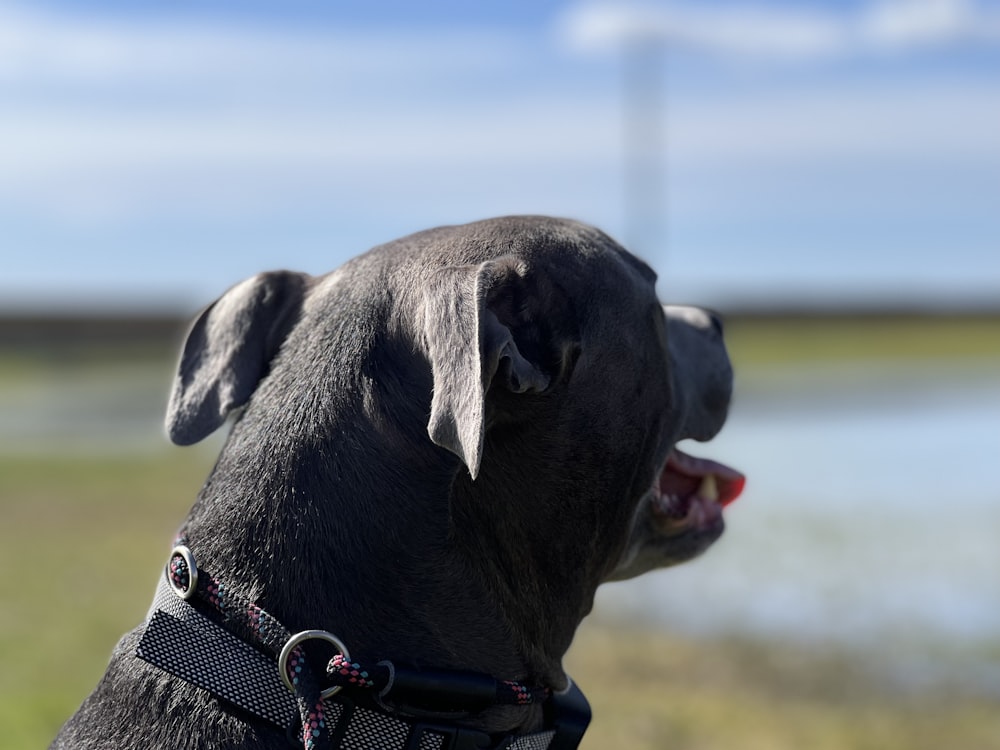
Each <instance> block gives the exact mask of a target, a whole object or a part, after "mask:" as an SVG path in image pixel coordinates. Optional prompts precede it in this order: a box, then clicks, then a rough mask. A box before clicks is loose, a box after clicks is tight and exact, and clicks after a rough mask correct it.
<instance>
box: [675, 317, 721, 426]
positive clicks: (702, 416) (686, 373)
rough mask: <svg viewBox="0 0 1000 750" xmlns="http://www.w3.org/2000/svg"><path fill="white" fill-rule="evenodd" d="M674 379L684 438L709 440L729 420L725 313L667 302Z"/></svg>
mask: <svg viewBox="0 0 1000 750" xmlns="http://www.w3.org/2000/svg"><path fill="white" fill-rule="evenodd" d="M664 311H665V313H666V316H667V323H668V329H669V333H668V337H669V347H670V355H671V363H672V367H673V375H672V377H673V382H674V386H675V394H676V398H677V407H678V411H679V413H681V414H683V418H682V420H683V429H682V431H681V434H682V435H683V436H684V437H690V438H694V439H695V440H708V439H710V438H711V437H713V436H714V435H715V434H716V433H717V432H718V431H719V430H720V429H722V425H723V423H724V422H725V421H726V415H727V413H728V411H729V403H730V400H731V398H732V390H733V371H732V366H731V364H730V361H729V354H728V352H727V351H726V345H725V343H724V341H723V321H722V316H721V315H720V314H719V313H718V312H716V311H714V310H707V309H704V308H701V307H693V306H686V305H666V306H665V307H664Z"/></svg>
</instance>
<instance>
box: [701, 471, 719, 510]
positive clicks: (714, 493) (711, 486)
mask: <svg viewBox="0 0 1000 750" xmlns="http://www.w3.org/2000/svg"><path fill="white" fill-rule="evenodd" d="M697 494H698V497H700V498H703V499H705V500H710V501H711V502H713V503H717V502H719V487H718V485H716V483H715V475H714V474H706V475H705V477H704V478H703V479H702V480H701V484H700V485H698V492H697Z"/></svg>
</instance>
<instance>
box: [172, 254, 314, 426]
mask: <svg viewBox="0 0 1000 750" xmlns="http://www.w3.org/2000/svg"><path fill="white" fill-rule="evenodd" d="M308 278H309V277H308V276H307V275H306V274H301V273H293V272H291V271H274V272H270V273H262V274H258V275H257V276H254V277H252V278H250V279H247V280H246V281H244V282H242V283H240V284H237V285H236V286H234V287H233V288H232V289H230V290H229V291H228V292H226V293H225V294H224V295H222V296H221V297H220V298H219V299H217V300H216V301H215V302H214V303H213V304H212V305H210V306H209V307H208V308H207V309H206V310H205V311H204V312H203V313H202V314H201V315H200V316H199V317H198V319H197V320H196V321H195V323H194V325H193V326H192V327H191V331H190V332H189V333H188V336H187V340H186V341H185V343H184V350H183V353H182V354H181V361H180V364H179V366H178V369H177V376H176V377H175V378H174V384H173V390H172V391H171V394H170V403H169V404H168V405H167V434H168V435H169V436H170V439H171V440H172V441H173V442H175V443H177V444H178V445H191V444H192V443H196V442H198V441H199V440H201V439H202V438H204V437H207V436H208V435H209V434H211V433H212V432H214V431H215V430H216V429H218V428H219V427H220V426H221V425H222V423H223V422H224V421H225V419H226V416H227V415H228V414H229V412H231V411H232V410H233V409H235V408H237V407H239V406H242V405H243V404H245V403H246V402H247V401H248V400H249V398H250V395H251V394H252V393H253V392H254V390H255V389H256V388H257V383H258V382H260V379H261V378H262V377H263V376H264V375H265V374H266V372H267V370H268V366H269V364H270V362H271V359H272V358H273V357H274V355H275V353H276V352H277V351H278V347H279V346H281V342H282V341H283V340H284V338H285V336H286V335H287V333H288V331H289V329H290V328H291V326H292V324H293V323H294V321H295V319H296V317H297V315H298V312H299V310H300V309H301V306H302V299H303V294H304V290H305V288H306V282H307V279H308Z"/></svg>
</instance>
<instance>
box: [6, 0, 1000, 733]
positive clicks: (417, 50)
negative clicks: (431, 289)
mask: <svg viewBox="0 0 1000 750" xmlns="http://www.w3.org/2000/svg"><path fill="white" fill-rule="evenodd" d="M998 195H1000V7H998V6H997V5H996V4H995V3H992V2H987V1H986V0H980V1H979V2H976V1H974V0H898V1H897V2H869V1H867V0H808V1H807V2H791V0H759V2H756V1H755V2H738V1H737V0H701V1H700V2H697V3H696V2H694V0H684V1H683V2H647V3H641V4H637V3H628V4H626V3H615V2H595V3H590V2H574V1H568V2H560V1H553V2H528V1H527V0H508V2H505V3H496V4H478V3H469V2H451V1H450V0H426V1H425V2H420V3H408V2H403V1H402V0H395V1H394V0H372V1H370V2H365V3H361V2H342V3H326V2H321V0H285V1H284V2H282V3H280V4H279V3H269V2H264V1H263V0H201V2H198V3H184V2H180V3H179V2H169V3H168V2H159V1H154V2H147V3H142V4H136V3H129V2H124V1H123V0H85V1H81V0H73V2H70V1H69V0H33V1H32V2H30V3H29V2H26V1H25V2H5V1H4V0H0V564H3V565H4V566H5V568H6V569H7V570H8V571H9V572H12V571H13V572H15V574H14V575H10V574H9V575H8V576H6V577H4V579H3V580H0V596H2V599H0V601H2V609H0V661H2V663H3V669H2V670H0V725H2V726H3V727H4V730H3V733H4V736H5V740H4V743H5V746H9V747H12V748H21V747H24V748H27V747H38V746H40V745H44V744H46V743H47V742H48V741H49V740H50V739H51V738H52V736H54V734H55V732H56V730H57V728H58V727H59V725H60V724H61V723H62V722H63V721H64V720H65V719H66V717H67V716H68V715H69V714H70V713H71V712H72V711H73V710H74V709H75V707H76V706H77V705H78V704H79V702H80V701H81V700H82V699H83V697H84V696H85V695H86V694H87V693H88V692H89V690H90V689H91V688H92V686H93V685H94V684H95V683H96V680H97V679H98V677H99V675H100V674H101V672H102V670H103V667H104V664H105V663H106V661H107V657H108V655H109V653H110V650H111V648H112V647H113V645H114V643H115V642H116V640H117V638H118V637H119V636H120V635H121V633H123V632H124V631H125V630H127V629H129V628H131V627H133V626H134V625H135V624H137V623H138V622H139V621H140V620H141V619H142V617H143V614H144V613H145V610H146V608H147V605H148V601H149V597H150V595H151V590H152V586H153V584H154V582H155V580H156V577H157V575H158V573H159V565H160V563H161V562H162V560H163V558H164V557H165V555H166V552H167V548H168V545H169V542H170V540H171V536H172V532H173V529H174V528H175V527H176V525H177V524H178V523H179V522H180V520H181V519H182V517H183V514H184V512H185V511H186V509H187V508H188V507H189V505H190V503H191V502H192V501H193V498H194V496H195V494H196V492H197V490H198V488H199V487H200V484H201V482H202V481H203V479H204V477H205V474H206V473H207V471H208V470H209V468H210V466H211V463H212V459H213V452H214V451H215V450H217V448H218V442H217V441H218V438H214V439H213V441H209V443H210V444H206V445H202V446H197V447H194V448H189V449H178V448H173V447H170V446H168V445H167V442H166V440H165V438H164V437H163V434H162V428H161V420H162V413H163V410H164V406H165V402H166V393H167V388H168V385H169V380H170V377H171V370H172V367H173V363H174V361H175V356H176V350H177V347H178V346H179V343H180V341H181V337H182V335H183V331H184V328H185V326H186V324H187V321H188V320H189V319H190V318H191V317H192V316H193V315H194V314H195V313H196V311H197V310H198V309H199V308H200V307H202V306H204V305H205V304H207V303H209V302H210V301H211V300H213V299H214V298H215V297H217V296H218V295H219V294H220V293H221V292H222V291H224V290H225V289H226V288H227V287H229V286H231V285H233V284H235V283H236V282H238V281H240V280H241V279H243V278H245V277H247V276H250V275H252V274H253V273H256V272H257V271H260V270H264V269H274V268H292V269H297V270H304V271H308V272H312V273H322V272H325V271H327V270H330V269H332V268H334V267H335V266H337V265H339V264H340V263H341V262H343V261H344V260H346V259H347V258H349V257H351V256H353V255H355V254H357V253H359V252H362V251H364V250H365V249H367V248H369V247H371V246H373V245H375V244H378V243H381V242H384V241H387V240H390V239H393V238H395V237H398V236H400V235H403V234H406V233H408V232H411V231H416V230H420V229H424V228H427V227H430V226H434V225H438V224H446V223H462V222H466V221H471V220H475V219H479V218H485V217H488V216H496V215H502V214H507V213H544V214H554V215H560V216H568V217H573V218H578V219H582V220H584V221H587V222H590V223H592V224H596V225H598V226H600V227H601V228H603V229H604V230H605V231H607V232H609V233H610V234H612V235H613V236H615V237H616V238H618V239H619V240H621V241H622V242H623V243H624V244H626V245H627V246H628V247H630V248H631V249H632V250H633V251H634V252H636V253H637V254H639V255H640V256H642V257H643V258H645V259H646V260H647V261H648V262H649V263H650V264H651V265H653V266H654V267H655V268H656V269H657V270H658V272H659V273H660V279H661V282H660V284H661V288H660V292H661V296H662V297H663V298H664V299H665V300H668V301H670V302H685V303H694V304H702V305H708V306H712V307H714V308H716V309H718V310H720V311H722V312H723V313H725V314H726V316H727V319H728V328H727V330H728V336H729V341H730V346H731V351H732V355H733V359H734V361H735V363H736V367H737V393H736V400H735V403H734V407H733V413H732V417H731V420H730V422H729V424H728V425H727V427H726V429H725V431H724V432H723V434H722V435H721V436H720V437H719V438H717V439H716V440H715V441H713V442H712V443H711V444H710V445H706V446H693V447H692V446H688V447H687V449H688V450H690V451H691V452H694V453H696V454H698V455H704V456H707V457H712V458H715V459H717V460H722V461H725V462H727V463H731V464H733V465H734V466H737V467H738V468H740V469H742V470H743V471H745V472H746V473H747V474H748V476H749V483H748V488H747V490H746V492H745V495H744V497H743V498H742V499H741V500H740V501H739V502H738V503H737V504H736V505H735V506H733V507H732V508H731V509H730V510H729V511H728V520H729V531H728V533H727V534H726V536H725V537H724V538H723V540H722V541H720V542H719V543H718V545H717V546H716V548H715V549H713V550H712V551H711V552H710V553H709V554H708V555H706V556H705V557H704V558H703V559H701V560H698V561H696V562H694V563H692V564H689V565H687V566H684V567H682V568H678V569H674V570H667V571H662V572H659V573H656V574H651V575H648V576H646V577H643V578H641V579H638V580H636V581H632V582H626V583H620V584H614V585H609V586H606V587H604V588H603V589H602V590H601V592H600V593H599V596H598V601H597V604H596V607H595V611H594V614H593V615H592V616H591V617H590V618H589V619H588V621H587V623H586V624H585V627H584V628H583V630H582V631H581V634H580V636H579V638H578V639H577V643H576V644H575V645H574V647H573V650H572V651H571V653H570V656H569V660H568V662H569V666H570V668H571V672H572V673H573V674H574V676H575V677H576V679H577V681H578V682H580V683H581V685H582V686H583V688H584V690H585V691H586V692H587V693H588V695H589V696H590V697H591V699H592V702H593V703H594V707H595V716H596V718H595V722H594V725H593V728H592V730H591V733H590V734H589V735H588V738H587V741H586V742H587V744H585V747H592V748H598V747H603V746H606V745H608V744H610V743H611V742H627V743H629V746H631V747H637V748H643V747H649V748H663V747H670V748H733V747H739V748H754V747H760V748H779V749H780V748H786V747H787V748H792V747H795V748H798V747H802V746H807V747H811V748H824V747H829V748H845V747H857V748H869V747H870V748H880V749H881V748H893V747H898V748H923V747H927V748H931V747H935V748H940V747H963V748H1000V545H998V539H1000V489H998V484H997V482H996V473H997V471H998V468H1000V210H998V208H997V206H998V205H1000V203H998ZM7 743H9V744H7Z"/></svg>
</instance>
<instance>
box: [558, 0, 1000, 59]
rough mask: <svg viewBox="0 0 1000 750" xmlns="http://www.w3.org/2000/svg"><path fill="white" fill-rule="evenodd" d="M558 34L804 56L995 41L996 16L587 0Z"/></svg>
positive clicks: (907, 8)
mask: <svg viewBox="0 0 1000 750" xmlns="http://www.w3.org/2000/svg"><path fill="white" fill-rule="evenodd" d="M561 34H562V36H563V37H564V38H565V39H566V40H567V41H568V42H569V43H570V44H571V45H573V46H576V47H578V48H581V49H608V48H615V47H618V46H619V45H621V44H623V43H627V42H629V41H636V40H644V39H645V40H649V39H653V40H659V41H662V42H664V43H666V44H670V45H674V46H675V47H676V48H681V49H684V48H687V49H693V50H697V51H702V52H706V53H709V54H718V55H724V56H735V57H750V58H758V59H776V60H807V59H827V58H835V57H845V56H850V55H857V54H865V53H872V52H875V53H878V52H885V51H899V50H907V49H912V48H916V47H921V46H929V45H935V44H949V43H955V42H964V41H989V42H997V41H1000V13H997V12H995V11H987V10H984V9H983V8H982V7H980V6H979V5H977V4H974V3H973V2H971V0H880V2H876V3H872V4H869V5H868V6H865V7H864V8H862V9H861V10H859V11H857V12H853V13H850V12H839V13H834V12H826V13H822V12H819V11H816V10H801V9H800V10H791V9H789V8H787V7H785V8H776V7H774V6H768V5H765V4H757V3H754V2H750V3H743V4H739V5H734V4H727V5H704V4H702V5H697V4H694V3H691V2H688V3H680V4H678V3H665V4H657V5H651V4H635V3H624V4H609V3H607V2H603V3H585V4H582V5H579V6H577V7H575V8H573V9H571V10H570V11H569V12H568V13H566V14H565V15H564V17H563V19H562V24H561Z"/></svg>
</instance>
